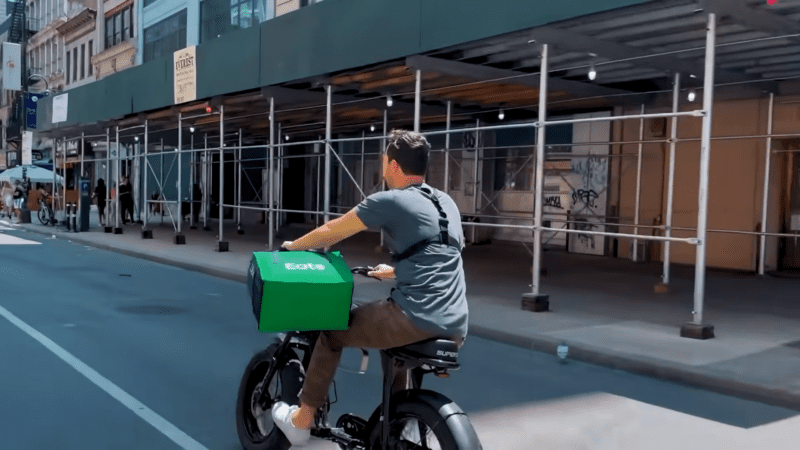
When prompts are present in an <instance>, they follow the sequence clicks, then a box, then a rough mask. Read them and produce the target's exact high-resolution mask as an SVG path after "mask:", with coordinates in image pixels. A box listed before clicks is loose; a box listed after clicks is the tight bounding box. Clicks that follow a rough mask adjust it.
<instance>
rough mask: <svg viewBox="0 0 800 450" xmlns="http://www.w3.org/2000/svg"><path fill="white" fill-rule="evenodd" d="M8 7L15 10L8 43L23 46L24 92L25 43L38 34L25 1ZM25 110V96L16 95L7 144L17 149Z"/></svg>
mask: <svg viewBox="0 0 800 450" xmlns="http://www.w3.org/2000/svg"><path fill="white" fill-rule="evenodd" d="M7 5H8V6H10V7H12V8H13V9H12V10H11V11H10V17H9V19H8V20H10V21H11V26H10V28H9V30H8V40H7V42H11V43H14V44H23V46H22V48H21V58H20V60H21V61H22V67H21V68H20V73H21V74H22V77H23V80H22V89H23V92H24V91H25V90H26V86H27V80H26V78H27V77H26V76H25V75H26V66H27V64H26V62H27V59H28V58H27V55H26V54H25V45H24V43H25V42H27V40H28V38H30V37H31V36H33V35H34V34H36V31H35V30H32V29H31V27H30V26H28V23H27V22H28V21H27V20H26V17H25V3H24V2H23V1H21V0H18V1H16V2H8V3H7ZM12 5H13V6H12ZM24 108H25V97H24V94H22V95H15V96H14V99H13V101H12V104H11V112H12V114H11V117H10V118H9V120H8V128H7V130H6V142H7V143H9V144H12V143H13V144H14V145H15V146H16V148H17V149H19V148H20V147H21V145H22V121H23V120H25V114H24V112H25V111H24Z"/></svg>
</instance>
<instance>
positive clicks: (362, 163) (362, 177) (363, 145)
mask: <svg viewBox="0 0 800 450" xmlns="http://www.w3.org/2000/svg"><path fill="white" fill-rule="evenodd" d="M366 136H367V132H366V131H362V132H361V137H362V138H363V137H366ZM366 143H367V141H366V140H362V141H361V185H360V186H361V190H364V150H365V146H366ZM359 203H361V200H359Z"/></svg>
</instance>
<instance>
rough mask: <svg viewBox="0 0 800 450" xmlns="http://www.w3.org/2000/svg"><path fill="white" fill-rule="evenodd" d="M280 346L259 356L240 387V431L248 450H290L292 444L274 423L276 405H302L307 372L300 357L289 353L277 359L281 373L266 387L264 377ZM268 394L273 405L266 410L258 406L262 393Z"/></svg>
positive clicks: (237, 408) (268, 349) (238, 412)
mask: <svg viewBox="0 0 800 450" xmlns="http://www.w3.org/2000/svg"><path fill="white" fill-rule="evenodd" d="M277 348H278V344H272V345H270V346H269V347H268V348H267V349H266V350H263V351H261V352H259V353H257V354H256V355H255V356H253V358H252V359H251V360H250V363H249V364H247V368H245V371H244V375H243V376H242V381H241V384H240V385H239V395H238V399H237V402H236V430H237V432H238V434H239V441H240V442H241V444H242V447H243V448H244V449H245V450H273V449H280V450H286V449H288V448H289V447H290V444H289V441H288V440H287V439H286V437H285V436H284V435H283V433H282V432H281V431H280V430H279V429H278V427H276V426H275V424H274V423H273V422H272V404H273V403H274V402H278V401H283V402H286V403H288V404H290V405H297V404H299V402H300V400H299V399H298V398H297V395H298V394H299V393H300V388H302V387H303V380H304V378H305V371H304V370H303V365H302V363H301V362H300V360H299V359H298V358H297V355H296V354H295V353H294V352H293V351H292V350H288V351H287V352H286V353H284V354H282V355H277V364H278V369H277V371H276V372H275V376H273V377H272V380H269V382H268V383H267V384H266V385H265V380H264V376H265V375H266V374H267V371H268V370H269V368H270V366H271V364H272V356H273V355H274V354H275V351H276V350H277ZM262 389H263V390H265V391H266V394H267V397H268V399H269V401H268V402H267V405H266V406H265V407H262V406H261V405H260V404H259V403H258V391H260V390H262Z"/></svg>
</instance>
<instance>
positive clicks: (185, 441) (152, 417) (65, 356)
mask: <svg viewBox="0 0 800 450" xmlns="http://www.w3.org/2000/svg"><path fill="white" fill-rule="evenodd" d="M0 315H2V316H3V317H5V318H6V319H8V321H9V322H11V323H12V324H14V325H16V326H17V328H19V329H20V330H22V331H24V332H25V333H27V334H28V336H30V337H32V338H34V339H36V340H37V341H39V343H40V344H42V345H44V346H45V347H47V349H48V350H50V351H51V352H53V353H55V355H56V356H58V357H59V358H61V359H62V360H63V361H64V362H65V363H67V364H69V365H70V366H72V367H73V368H74V369H75V370H77V371H78V372H80V374H81V375H83V376H85V377H86V378H88V379H89V380H90V381H91V382H92V383H94V384H96V385H97V386H98V387H99V388H100V389H102V390H104V391H106V392H107V393H108V394H109V395H110V396H112V397H114V398H115V399H117V401H119V402H120V403H122V404H123V405H125V407H127V408H128V409H130V410H131V411H133V413H134V414H136V415H137V416H139V417H141V418H142V419H144V421H145V422H147V423H149V424H150V425H152V426H153V427H154V428H155V429H157V430H158V431H160V432H161V433H163V434H164V435H165V436H166V437H168V438H170V439H171V440H172V441H173V442H175V443H176V444H178V445H179V446H180V447H181V448H184V449H187V450H189V449H191V450H208V449H207V448H206V447H204V446H203V445H202V444H201V443H199V442H197V441H195V440H194V439H192V438H191V437H190V436H189V435H187V434H186V433H184V432H183V431H181V430H179V429H178V427H176V426H175V425H173V424H171V423H169V422H167V420H166V419H164V418H163V417H161V416H159V415H158V414H157V413H156V412H155V411H153V410H151V409H150V408H148V407H147V406H145V405H144V404H143V403H142V402H140V401H139V400H136V399H135V398H133V397H132V396H131V395H130V394H128V393H127V392H125V391H123V390H122V388H120V387H119V386H117V385H116V384H114V383H112V382H111V381H110V380H108V379H107V378H105V377H104V376H102V375H100V374H99V373H97V372H96V371H95V370H94V369H92V368H91V367H89V366H87V365H86V364H84V363H83V362H82V361H81V360H79V359H78V358H76V357H75V356H73V355H72V354H71V353H69V352H68V351H66V350H64V349H63V348H61V347H60V346H59V345H58V344H56V343H55V342H53V341H52V340H50V339H49V338H48V337H47V336H45V335H43V334H42V333H40V332H38V331H36V330H35V329H33V328H32V327H31V326H30V325H28V324H26V323H25V322H23V321H22V320H20V319H19V318H17V316H15V315H14V314H12V313H11V312H9V311H8V310H7V309H5V308H3V307H2V306H0Z"/></svg>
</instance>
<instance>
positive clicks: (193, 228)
mask: <svg viewBox="0 0 800 450" xmlns="http://www.w3.org/2000/svg"><path fill="white" fill-rule="evenodd" d="M189 229H190V230H196V229H197V227H195V226H191V227H189Z"/></svg>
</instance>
